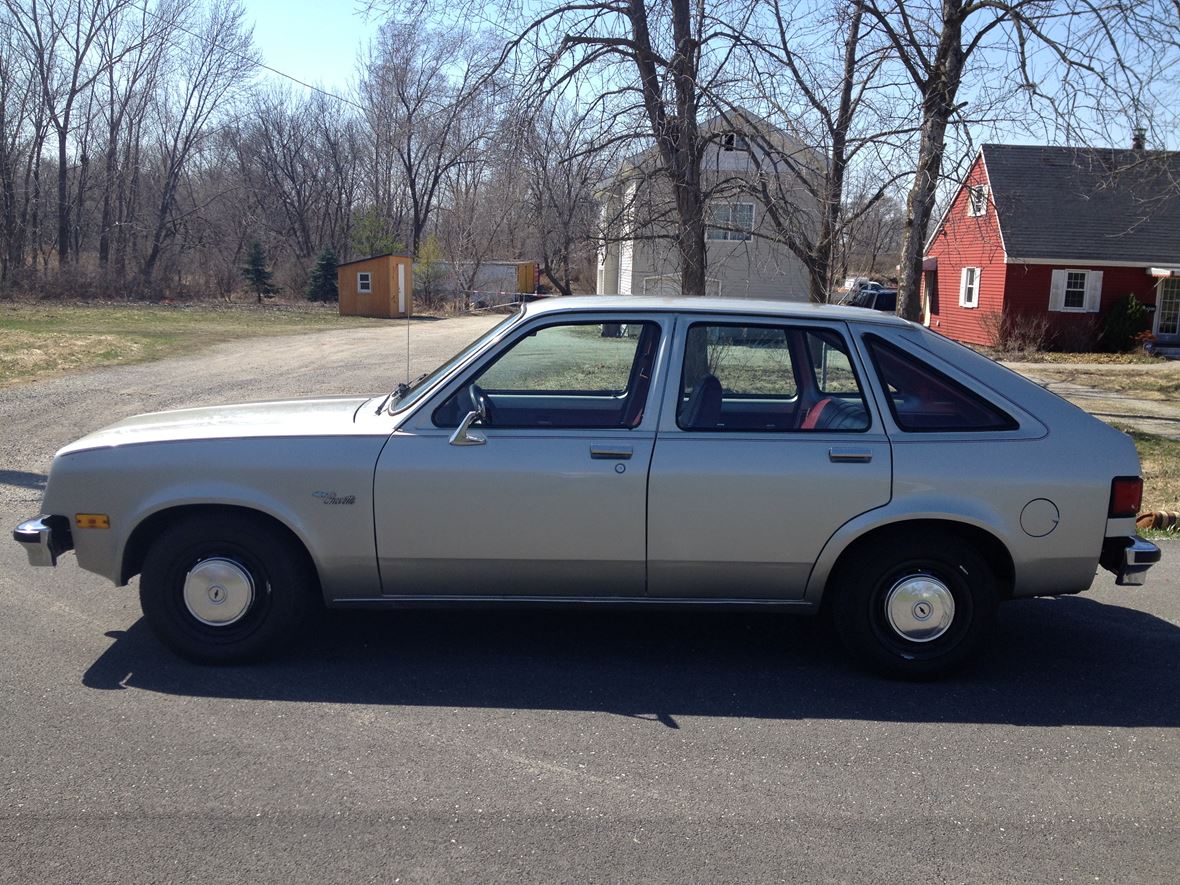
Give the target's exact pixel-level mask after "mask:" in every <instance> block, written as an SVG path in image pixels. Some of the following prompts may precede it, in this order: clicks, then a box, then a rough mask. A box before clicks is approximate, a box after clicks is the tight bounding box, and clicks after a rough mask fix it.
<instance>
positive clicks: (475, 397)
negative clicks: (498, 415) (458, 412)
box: [467, 384, 495, 426]
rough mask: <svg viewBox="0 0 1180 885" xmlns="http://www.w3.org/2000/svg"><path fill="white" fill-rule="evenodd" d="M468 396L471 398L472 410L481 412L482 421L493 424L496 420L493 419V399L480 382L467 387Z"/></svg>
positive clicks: (485, 423) (486, 424)
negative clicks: (484, 390)
mask: <svg viewBox="0 0 1180 885" xmlns="http://www.w3.org/2000/svg"><path fill="white" fill-rule="evenodd" d="M467 397H468V399H470V400H471V410H472V411H473V412H479V417H480V421H481V422H482V423H483V424H484V425H485V426H488V425H491V424H494V423H495V422H494V421H493V420H492V415H493V414H494V413H493V411H492V400H491V398H490V397H489V396H488V395H487V394H486V393H484V392H483V388H482V387H480V386H479V385H478V384H472V385H470V386H469V387H468V388H467Z"/></svg>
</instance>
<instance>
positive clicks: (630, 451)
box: [590, 443, 635, 461]
mask: <svg viewBox="0 0 1180 885" xmlns="http://www.w3.org/2000/svg"><path fill="white" fill-rule="evenodd" d="M634 454H635V448H634V447H633V446H612V445H606V444H603V443H591V445H590V457H591V458H594V459H595V460H605V459H609V460H612V461H627V460H630V458H631V456H632V455H634Z"/></svg>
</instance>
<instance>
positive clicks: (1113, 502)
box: [1106, 476, 1143, 519]
mask: <svg viewBox="0 0 1180 885" xmlns="http://www.w3.org/2000/svg"><path fill="white" fill-rule="evenodd" d="M1142 503H1143V479H1142V477H1138V476H1116V477H1115V478H1114V480H1113V481H1112V482H1111V484H1110V510H1109V511H1107V514H1106V515H1107V516H1109V517H1110V518H1111V519H1120V518H1122V517H1124V516H1138V515H1139V505H1140V504H1142Z"/></svg>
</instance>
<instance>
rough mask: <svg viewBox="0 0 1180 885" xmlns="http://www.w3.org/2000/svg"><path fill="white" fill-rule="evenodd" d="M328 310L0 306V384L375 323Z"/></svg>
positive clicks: (314, 307)
mask: <svg viewBox="0 0 1180 885" xmlns="http://www.w3.org/2000/svg"><path fill="white" fill-rule="evenodd" d="M381 322H382V321H381V320H371V319H365V318H361V317H342V316H340V315H339V314H338V313H337V311H336V306H335V305H330V306H320V305H299V306H285V305H279V304H263V305H208V304H202V305H191V306H190V305H164V304H62V303H52V302H36V303H21V302H16V303H0V386H5V385H9V384H14V383H16V382H19V381H22V380H28V379H30V378H33V377H38V378H41V377H45V376H46V375H51V374H55V373H58V372H62V371H66V370H69V369H80V368H87V369H89V368H94V367H96V366H111V365H116V364H119V363H131V362H139V361H142V360H151V359H158V358H160V357H163V356H174V355H176V354H181V353H187V352H191V351H194V350H199V349H201V348H203V347H208V346H210V345H213V344H219V343H221V342H223V341H230V340H233V339H237V338H251V337H257V336H260V335H289V334H294V333H298V332H315V331H319V330H324V329H349V328H358V327H361V326H372V325H378V324H380V323H381Z"/></svg>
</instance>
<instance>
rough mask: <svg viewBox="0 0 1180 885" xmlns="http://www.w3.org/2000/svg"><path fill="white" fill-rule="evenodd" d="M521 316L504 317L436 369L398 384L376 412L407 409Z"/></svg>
mask: <svg viewBox="0 0 1180 885" xmlns="http://www.w3.org/2000/svg"><path fill="white" fill-rule="evenodd" d="M522 315H523V311H521V312H517V313H513V314H509V315H508V316H506V317H504V319H503V321H501V322H499V323H496V325H494V326H492V328H490V329H488V331H486V332H484V333H483V334H482V335H480V336H479V337H478V338H476V339H475V340H474V341H472V342H471V343H470V344H468V345H467V346H466V347H464V348H463V349H462V350H461V351H459V352H458V353H457V354H455V355H454V356H453V357H451V358H450V359H449V360H446V361H444V362H443V363H442V364H441V365H440V366H438V368H436V369H434V370H432V371H430V372H427V373H426V374H424V375H419V376H418V377H417V378H415V379H414V380H413V381H412V382H410V383H409V384H399V385H398V386H397V389H396V390H395V391H394V392H393V393H391V394H390V395H389V396H387V397H386V398H385V400H383V401H382V403H381V405H380V406H378V407H377V411H378V412H381V411H382V410H386V409H387V410H388V411H389V413H390V414H393V413H395V412H400V411H402V410H403V409H407V408H409V407H410V406H412V405H413V404H414V403H416V402H417V401H418V400H419V399H421V398H422V395H423V394H424V393H425V392H426V391H427V390H429V389H430V386H431V384H432V383H433V382H434V381H435V379H437V378H439V377H441V376H443V375H445V374H446V373H447V372H449V371H450V370H451V369H452V368H453V367H455V366H457V365H459V364H460V363H462V362H464V361H465V360H466V359H467V358H468V357H470V356H471V355H472V354H474V353H475V352H476V351H478V350H481V349H482V348H483V347H484V345H486V344H487V343H488V342H490V341H491V340H492V339H493V338H496V337H497V336H499V335H500V334H501V333H503V332H504V330H505V329H507V328H508V327H509V326H511V325H512V324H513V323H515V322H516V321H517V320H518V319H520V318H521V316H522Z"/></svg>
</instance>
